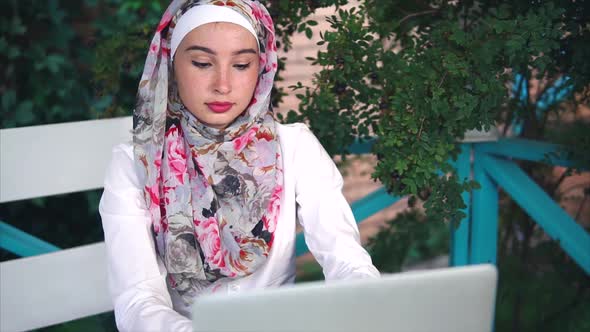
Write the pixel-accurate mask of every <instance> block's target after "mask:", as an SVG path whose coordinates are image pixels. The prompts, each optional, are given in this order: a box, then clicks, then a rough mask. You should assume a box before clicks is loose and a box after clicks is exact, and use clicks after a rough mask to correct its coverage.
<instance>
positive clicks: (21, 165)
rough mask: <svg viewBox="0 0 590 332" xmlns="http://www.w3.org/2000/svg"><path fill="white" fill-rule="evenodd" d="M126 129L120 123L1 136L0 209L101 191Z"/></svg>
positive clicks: (127, 120) (125, 122)
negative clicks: (9, 204) (28, 201)
mask: <svg viewBox="0 0 590 332" xmlns="http://www.w3.org/2000/svg"><path fill="white" fill-rule="evenodd" d="M131 129H132V119H131V117H124V118H116V119H107V120H92V121H81V122H68V123H60V124H51V125H43V126H33V127H21V128H11V129H2V130H0V151H1V152H2V157H1V158H0V203H4V202H10V201H16V200H21V199H28V198H35V197H43V196H50V195H58V194H64V193H71V192H77V191H83V190H90V189H98V188H101V187H102V186H103V180H104V174H105V170H106V167H107V165H108V162H109V160H110V159H111V150H112V148H113V146H115V145H116V144H119V143H122V142H128V141H131Z"/></svg>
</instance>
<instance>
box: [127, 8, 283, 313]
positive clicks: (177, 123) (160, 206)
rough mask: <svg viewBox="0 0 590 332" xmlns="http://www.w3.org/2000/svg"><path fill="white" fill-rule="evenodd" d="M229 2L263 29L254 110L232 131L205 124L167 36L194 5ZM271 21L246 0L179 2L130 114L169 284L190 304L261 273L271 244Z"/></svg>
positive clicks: (163, 27) (154, 45) (160, 33)
mask: <svg viewBox="0 0 590 332" xmlns="http://www.w3.org/2000/svg"><path fill="white" fill-rule="evenodd" d="M204 4H207V5H218V6H227V7H228V8H230V9H232V10H235V11H237V12H238V13H240V14H241V15H243V16H244V17H246V18H247V19H248V20H249V21H250V22H251V23H252V26H253V27H254V29H255V31H256V32H257V35H258V40H259V46H260V48H259V49H260V73H259V77H258V85H257V87H256V89H255V92H254V96H253V98H252V101H251V103H250V105H249V106H248V108H247V109H246V110H245V111H244V112H243V113H242V114H241V115H240V116H238V118H236V120H235V121H234V122H233V123H232V124H230V126H229V127H227V128H226V129H223V130H220V129H215V128H212V127H207V126H205V125H203V124H202V123H201V122H199V120H198V119H197V118H195V117H194V116H193V115H192V114H191V113H190V112H189V111H188V110H187V109H186V107H185V106H184V105H183V103H182V101H181V100H180V97H179V95H178V90H177V85H176V81H175V79H174V71H173V66H172V61H171V59H170V36H171V35H172V31H173V29H174V27H175V25H176V22H177V21H178V18H179V17H180V16H181V15H182V14H183V13H185V12H186V11H187V10H188V9H190V8H192V7H193V6H199V5H204ZM276 50H277V49H276V44H275V34H274V26H273V22H272V20H271V18H270V16H269V14H268V12H267V10H266V9H265V8H264V7H263V6H262V5H261V4H260V3H259V2H258V1H250V0H226V1H221V0H217V1H212V0H209V1H208V0H201V1H198V0H197V1H195V0H193V1H190V0H188V1H187V0H174V1H172V3H171V4H170V6H169V7H168V9H167V10H166V12H165V13H164V16H163V17H162V19H161V21H160V24H159V25H158V28H157V31H156V34H155V36H154V38H153V39H152V42H151V45H150V49H149V53H148V56H147V59H146V61H145V67H144V71H143V75H142V77H141V81H140V83H139V91H138V95H137V105H136V108H135V110H134V115H133V121H134V122H133V143H134V156H135V163H136V168H137V171H138V174H139V178H140V179H141V180H142V181H143V182H142V184H141V185H142V187H143V192H144V198H145V202H146V204H147V207H148V209H149V212H150V215H151V219H152V231H153V235H154V239H155V243H156V250H157V254H158V255H159V256H160V258H161V259H162V261H163V263H164V265H165V266H166V269H167V272H168V278H167V283H168V286H169V288H170V289H171V291H176V292H178V294H179V295H180V297H181V298H182V299H183V300H184V303H185V305H189V304H190V303H191V302H192V299H193V298H194V297H195V296H196V295H198V294H199V293H201V292H203V291H205V290H206V291H213V290H214V289H215V288H218V287H220V286H221V285H224V284H226V283H227V282H228V281H231V280H233V279H235V278H240V277H243V276H247V275H250V274H252V273H253V272H254V271H256V270H257V269H258V268H259V267H260V266H261V265H262V264H263V263H264V262H265V261H266V259H267V257H268V255H269V252H270V249H271V247H272V244H273V239H274V232H275V228H276V224H277V219H278V216H279V205H280V200H281V195H282V188H283V187H282V185H283V173H282V157H281V151H280V146H279V143H278V141H277V135H276V128H275V122H274V120H273V117H272V114H271V109H270V97H271V89H272V84H273V80H274V76H275V73H276V69H277V52H276Z"/></svg>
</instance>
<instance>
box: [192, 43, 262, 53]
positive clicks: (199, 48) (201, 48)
mask: <svg viewBox="0 0 590 332" xmlns="http://www.w3.org/2000/svg"><path fill="white" fill-rule="evenodd" d="M185 51H186V52H189V51H203V52H205V53H209V54H212V55H217V52H215V51H214V50H212V49H210V48H208V47H205V46H199V45H192V46H189V47H187V48H186V50H185ZM247 53H252V54H258V52H256V50H254V49H253V48H244V49H241V50H238V51H235V52H232V55H240V54H247Z"/></svg>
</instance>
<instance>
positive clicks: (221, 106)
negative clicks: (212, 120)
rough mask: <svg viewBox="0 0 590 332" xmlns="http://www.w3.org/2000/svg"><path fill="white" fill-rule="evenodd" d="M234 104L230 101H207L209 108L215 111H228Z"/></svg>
mask: <svg viewBox="0 0 590 332" xmlns="http://www.w3.org/2000/svg"><path fill="white" fill-rule="evenodd" d="M232 106H233V103H228V102H218V101H215V102H212V103H207V107H209V109H210V110H211V111H213V112H215V113H224V112H227V111H228V110H229V109H230V108H231V107H232Z"/></svg>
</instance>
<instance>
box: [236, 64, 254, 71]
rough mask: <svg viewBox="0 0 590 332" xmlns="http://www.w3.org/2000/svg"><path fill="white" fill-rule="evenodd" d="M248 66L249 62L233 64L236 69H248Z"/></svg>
mask: <svg viewBox="0 0 590 332" xmlns="http://www.w3.org/2000/svg"><path fill="white" fill-rule="evenodd" d="M248 67H250V63H245V64H237V65H234V68H236V69H238V70H246V69H248Z"/></svg>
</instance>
